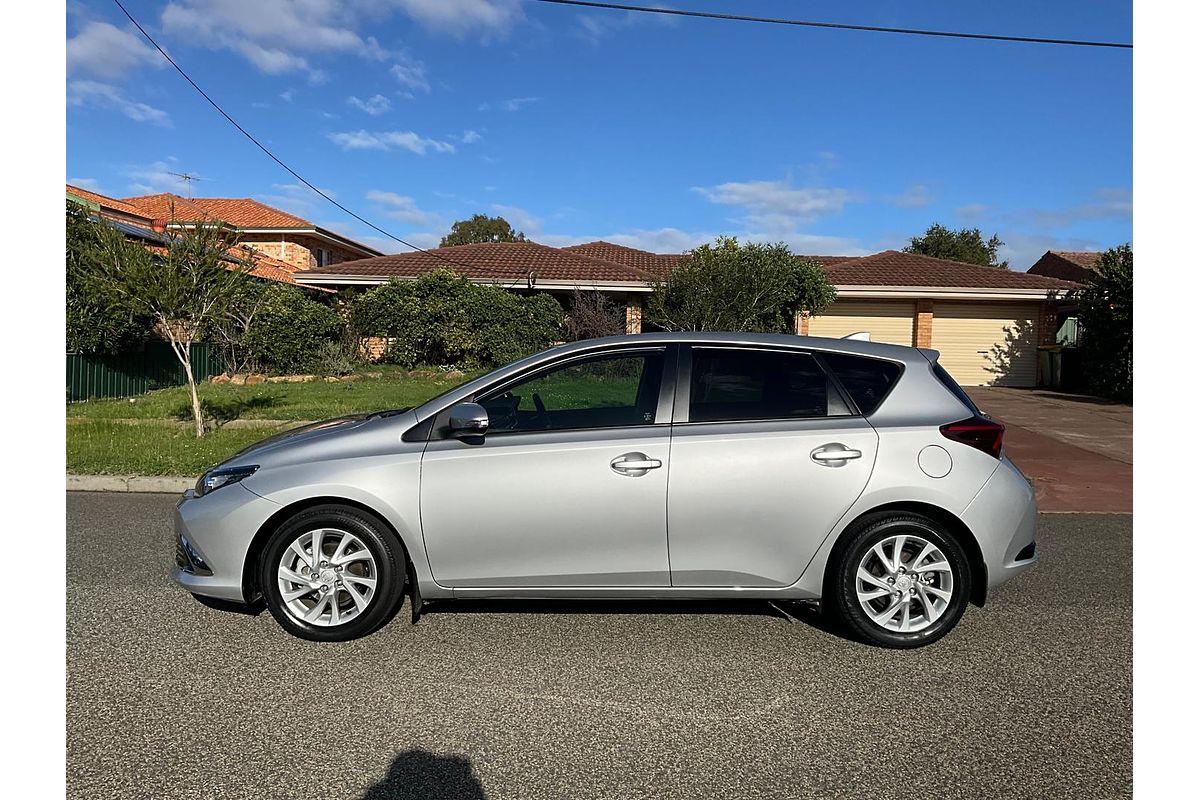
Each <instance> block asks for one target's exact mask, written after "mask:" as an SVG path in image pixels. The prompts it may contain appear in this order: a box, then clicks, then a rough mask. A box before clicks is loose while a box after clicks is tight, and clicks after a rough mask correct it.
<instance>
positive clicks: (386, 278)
mask: <svg viewBox="0 0 1200 800" xmlns="http://www.w3.org/2000/svg"><path fill="white" fill-rule="evenodd" d="M292 277H293V278H295V280H296V282H297V283H299V284H302V285H305V286H383V285H384V284H385V283H388V282H390V281H392V280H398V281H412V280H416V279H417V277H418V276H415V275H331V274H329V273H325V274H320V273H316V274H304V273H302V272H297V273H293V274H292ZM467 280H469V281H470V282H471V283H474V284H478V285H481V286H501V287H503V288H505V289H529V288H534V289H542V290H546V291H572V290H574V289H579V290H580V291H584V292H589V291H592V292H637V293H650V292H652V291H654V289H653V288H652V287H651V286H650V285H649V284H646V283H638V282H634V281H586V282H585V281H562V280H554V281H548V280H545V279H542V278H537V279H536V280H535V281H534V283H533V286H532V287H530V285H529V280H528V279H527V278H509V279H501V278H468V279H467Z"/></svg>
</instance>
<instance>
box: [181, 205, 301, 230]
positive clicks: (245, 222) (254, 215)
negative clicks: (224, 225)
mask: <svg viewBox="0 0 1200 800" xmlns="http://www.w3.org/2000/svg"><path fill="white" fill-rule="evenodd" d="M191 202H192V203H193V204H194V205H197V206H199V207H200V208H202V209H204V210H205V211H207V212H208V213H210V214H212V215H213V216H214V217H216V218H217V219H220V220H224V221H225V222H228V223H229V224H230V225H233V226H235V227H238V228H312V227H314V225H313V224H312V223H311V222H309V221H308V220H306V219H301V218H300V217H297V216H295V215H294V214H288V213H287V212H286V211H280V210H279V209H278V208H272V207H271V206H268V205H265V204H263V203H260V202H258V201H257V200H251V199H250V198H248V197H197V198H194V199H193V200H192V201H191Z"/></svg>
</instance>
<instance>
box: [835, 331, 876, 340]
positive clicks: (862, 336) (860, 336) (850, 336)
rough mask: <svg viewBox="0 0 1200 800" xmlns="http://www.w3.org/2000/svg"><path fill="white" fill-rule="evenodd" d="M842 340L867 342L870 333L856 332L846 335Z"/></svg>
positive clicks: (869, 338)
mask: <svg viewBox="0 0 1200 800" xmlns="http://www.w3.org/2000/svg"><path fill="white" fill-rule="evenodd" d="M842 338H843V339H853V340H854V341H856V342H869V341H871V332H870V331H857V332H855V333H847V334H846V335H845V336H843V337H842Z"/></svg>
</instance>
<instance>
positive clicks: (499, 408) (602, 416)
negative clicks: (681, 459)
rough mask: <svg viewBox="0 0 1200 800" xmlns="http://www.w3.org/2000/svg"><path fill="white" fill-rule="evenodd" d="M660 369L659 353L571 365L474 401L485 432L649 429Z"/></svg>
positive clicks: (615, 357) (660, 358)
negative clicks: (485, 419) (485, 418)
mask: <svg viewBox="0 0 1200 800" xmlns="http://www.w3.org/2000/svg"><path fill="white" fill-rule="evenodd" d="M662 366H663V353H662V351H660V350H659V351H648V352H639V353H625V354H619V355H612V356H601V357H597V358H589V359H584V360H580V361H572V362H570V363H568V364H564V365H562V366H560V367H552V368H551V369H550V370H548V371H545V372H541V373H539V374H537V375H534V376H533V377H531V378H527V379H525V380H523V381H520V382H518V383H515V384H512V385H510V386H508V387H507V388H505V389H503V390H500V391H498V392H495V393H491V394H485V395H483V396H481V397H480V398H479V400H478V402H479V404H480V405H482V406H483V407H484V408H486V409H487V412H488V433H489V434H491V433H504V432H506V431H546V430H567V429H575V428H613V427H625V426H629V425H652V424H654V415H655V411H656V410H657V408H658V390H659V385H660V383H661V381H662Z"/></svg>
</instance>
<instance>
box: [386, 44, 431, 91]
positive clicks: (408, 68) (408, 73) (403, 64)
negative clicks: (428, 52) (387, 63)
mask: <svg viewBox="0 0 1200 800" xmlns="http://www.w3.org/2000/svg"><path fill="white" fill-rule="evenodd" d="M390 72H391V73H392V76H393V77H394V78H395V79H396V80H397V81H399V82H400V85H401V86H407V87H408V88H409V89H414V90H416V91H419V92H428V91H429V78H428V77H427V76H426V75H425V64H424V63H423V62H421V61H418V60H417V59H415V58H413V57H412V56H410V55H408V54H407V53H398V54H397V56H396V63H395V64H393V65H392V68H391V70H390Z"/></svg>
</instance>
